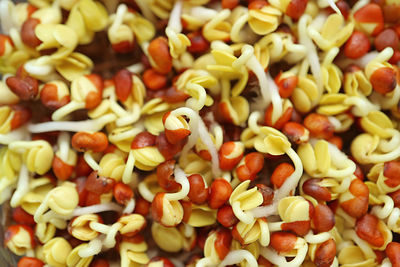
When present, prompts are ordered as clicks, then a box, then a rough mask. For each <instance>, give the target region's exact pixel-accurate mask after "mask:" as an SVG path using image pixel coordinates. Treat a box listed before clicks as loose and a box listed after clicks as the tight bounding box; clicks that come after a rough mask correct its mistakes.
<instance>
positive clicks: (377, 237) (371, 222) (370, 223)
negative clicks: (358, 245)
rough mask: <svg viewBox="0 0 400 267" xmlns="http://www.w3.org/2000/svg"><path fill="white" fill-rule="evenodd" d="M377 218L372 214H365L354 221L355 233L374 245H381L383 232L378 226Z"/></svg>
mask: <svg viewBox="0 0 400 267" xmlns="http://www.w3.org/2000/svg"><path fill="white" fill-rule="evenodd" d="M378 223H379V219H378V218H377V217H375V216H374V215H372V214H365V215H364V216H363V217H361V218H360V219H358V220H357V222H356V227H355V230H356V233H357V235H358V236H359V237H360V238H361V239H363V240H365V241H367V242H368V243H369V244H371V245H372V246H374V247H381V246H383V244H384V243H385V239H384V237H383V234H382V233H381V232H380V231H379V228H378Z"/></svg>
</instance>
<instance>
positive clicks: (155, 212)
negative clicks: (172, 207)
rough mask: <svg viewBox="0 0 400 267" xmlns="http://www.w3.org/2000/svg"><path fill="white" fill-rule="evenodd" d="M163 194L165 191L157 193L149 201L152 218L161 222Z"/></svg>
mask: <svg viewBox="0 0 400 267" xmlns="http://www.w3.org/2000/svg"><path fill="white" fill-rule="evenodd" d="M164 196H165V193H157V194H156V195H155V197H154V199H153V202H152V203H151V216H152V217H153V220H155V221H156V222H158V223H161V220H162V218H163V215H164V214H163V206H164V203H163V202H164Z"/></svg>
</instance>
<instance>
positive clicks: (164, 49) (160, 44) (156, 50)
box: [147, 37, 172, 74]
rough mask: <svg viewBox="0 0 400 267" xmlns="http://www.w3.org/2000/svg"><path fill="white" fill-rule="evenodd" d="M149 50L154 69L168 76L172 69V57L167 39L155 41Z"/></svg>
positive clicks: (161, 38)
mask: <svg viewBox="0 0 400 267" xmlns="http://www.w3.org/2000/svg"><path fill="white" fill-rule="evenodd" d="M147 50H148V52H149V55H150V56H151V58H152V59H153V61H154V66H153V68H154V69H155V70H156V71H157V72H159V73H161V74H168V73H169V72H170V71H171V69H172V57H171V55H170V53H169V47H168V41H167V39H166V38H165V37H157V38H156V39H153V40H152V41H151V42H150V44H149V47H148V49H147Z"/></svg>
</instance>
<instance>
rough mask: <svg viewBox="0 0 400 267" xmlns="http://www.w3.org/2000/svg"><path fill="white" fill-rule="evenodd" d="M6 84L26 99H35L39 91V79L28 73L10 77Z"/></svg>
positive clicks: (21, 97)
mask: <svg viewBox="0 0 400 267" xmlns="http://www.w3.org/2000/svg"><path fill="white" fill-rule="evenodd" d="M6 84H7V86H8V87H9V88H10V90H11V91H12V92H13V93H14V94H16V95H17V96H18V97H19V98H20V99H21V100H24V101H30V100H33V99H35V98H36V96H37V94H38V92H39V83H38V81H37V80H36V79H35V78H33V77H31V76H29V75H27V74H26V75H24V76H18V74H17V76H11V77H8V78H7V79H6Z"/></svg>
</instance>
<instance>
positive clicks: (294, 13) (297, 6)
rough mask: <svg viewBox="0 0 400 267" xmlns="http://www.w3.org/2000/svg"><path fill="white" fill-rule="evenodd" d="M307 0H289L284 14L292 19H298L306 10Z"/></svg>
mask: <svg viewBox="0 0 400 267" xmlns="http://www.w3.org/2000/svg"><path fill="white" fill-rule="evenodd" d="M307 3H308V0H291V1H290V3H289V5H288V6H287V8H286V12H285V13H286V15H288V16H289V17H291V18H292V19H295V20H297V19H299V18H300V17H301V16H302V15H303V14H304V11H305V10H306V7H307Z"/></svg>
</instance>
